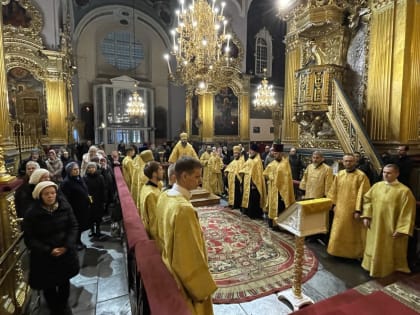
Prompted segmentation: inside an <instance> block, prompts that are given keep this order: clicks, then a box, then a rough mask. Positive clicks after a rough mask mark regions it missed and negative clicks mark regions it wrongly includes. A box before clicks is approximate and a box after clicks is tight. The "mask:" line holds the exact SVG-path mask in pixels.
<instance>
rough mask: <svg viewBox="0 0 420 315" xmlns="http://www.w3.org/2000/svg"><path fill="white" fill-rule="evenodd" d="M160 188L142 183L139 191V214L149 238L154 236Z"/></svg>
mask: <svg viewBox="0 0 420 315" xmlns="http://www.w3.org/2000/svg"><path fill="white" fill-rule="evenodd" d="M160 192H161V190H160V189H159V188H158V187H155V186H153V185H144V186H143V188H142V190H141V192H140V206H139V208H138V209H139V214H140V218H141V220H142V222H143V225H144V228H145V229H146V231H147V234H148V235H149V237H150V238H151V239H155V238H156V204H157V200H158V198H159V195H160Z"/></svg>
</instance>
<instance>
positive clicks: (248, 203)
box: [239, 144, 267, 219]
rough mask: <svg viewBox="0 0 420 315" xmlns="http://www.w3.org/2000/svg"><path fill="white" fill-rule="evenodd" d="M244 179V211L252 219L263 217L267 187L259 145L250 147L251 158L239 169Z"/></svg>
mask: <svg viewBox="0 0 420 315" xmlns="http://www.w3.org/2000/svg"><path fill="white" fill-rule="evenodd" d="M239 174H242V176H243V179H242V182H243V194H242V204H241V206H242V207H243V211H244V213H245V214H246V215H247V216H249V217H250V218H251V219H257V218H262V215H263V212H262V209H263V208H264V206H265V199H266V197H267V196H266V187H265V181H264V177H263V163H262V161H261V157H260V154H259V153H258V145H256V144H252V145H251V147H250V148H249V158H248V159H247V160H246V162H245V163H244V166H243V167H242V169H241V170H240V171H239Z"/></svg>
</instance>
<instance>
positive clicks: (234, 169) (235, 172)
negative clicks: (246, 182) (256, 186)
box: [225, 159, 245, 206]
mask: <svg viewBox="0 0 420 315" xmlns="http://www.w3.org/2000/svg"><path fill="white" fill-rule="evenodd" d="M244 163H245V161H244V160H243V159H237V160H233V161H232V162H230V163H229V164H228V166H226V168H225V173H227V177H228V187H229V198H228V204H229V206H233V204H234V203H235V178H237V179H238V180H239V181H240V182H242V177H241V176H240V175H239V170H240V169H242V167H243V165H244Z"/></svg>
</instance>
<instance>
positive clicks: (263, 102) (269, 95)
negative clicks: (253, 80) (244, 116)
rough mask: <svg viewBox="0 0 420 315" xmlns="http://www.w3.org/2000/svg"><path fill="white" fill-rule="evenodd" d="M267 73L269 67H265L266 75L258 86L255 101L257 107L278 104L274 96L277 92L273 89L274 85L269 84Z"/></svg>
mask: <svg viewBox="0 0 420 315" xmlns="http://www.w3.org/2000/svg"><path fill="white" fill-rule="evenodd" d="M266 74H267V69H264V77H263V79H262V81H261V83H260V84H259V85H258V87H257V92H256V93H255V99H254V101H253V103H254V105H255V107H272V106H274V105H276V99H275V98H274V96H275V95H276V93H274V91H273V86H272V85H271V84H270V85H269V84H268V81H267V78H266Z"/></svg>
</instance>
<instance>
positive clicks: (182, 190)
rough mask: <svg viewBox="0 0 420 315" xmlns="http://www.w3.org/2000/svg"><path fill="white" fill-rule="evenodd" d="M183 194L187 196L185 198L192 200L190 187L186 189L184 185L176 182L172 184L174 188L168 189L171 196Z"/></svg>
mask: <svg viewBox="0 0 420 315" xmlns="http://www.w3.org/2000/svg"><path fill="white" fill-rule="evenodd" d="M178 194H181V195H183V196H184V197H185V199H187V200H190V199H191V192H190V191H189V190H188V189H185V188H184V187H182V186H180V185H178V184H177V183H175V184H174V185H173V186H172V189H170V190H169V191H168V195H170V196H175V195H178Z"/></svg>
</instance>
